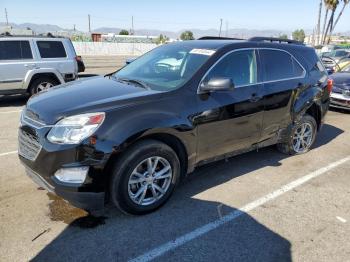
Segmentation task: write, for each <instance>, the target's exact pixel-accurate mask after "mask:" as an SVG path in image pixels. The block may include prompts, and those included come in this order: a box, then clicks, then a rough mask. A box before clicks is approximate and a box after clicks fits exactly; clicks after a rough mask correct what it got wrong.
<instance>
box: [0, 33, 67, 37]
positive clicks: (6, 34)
mask: <svg viewBox="0 0 350 262" xmlns="http://www.w3.org/2000/svg"><path fill="white" fill-rule="evenodd" d="M0 37H33V38H66V37H64V36H54V35H53V34H51V33H48V34H46V35H43V34H41V35H11V34H10V33H9V32H5V33H2V34H0Z"/></svg>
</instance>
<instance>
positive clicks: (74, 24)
mask: <svg viewBox="0 0 350 262" xmlns="http://www.w3.org/2000/svg"><path fill="white" fill-rule="evenodd" d="M73 31H74V32H75V24H74V25H73Z"/></svg>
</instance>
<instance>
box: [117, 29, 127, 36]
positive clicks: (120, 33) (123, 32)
mask: <svg viewBox="0 0 350 262" xmlns="http://www.w3.org/2000/svg"><path fill="white" fill-rule="evenodd" d="M119 35H129V31H128V30H125V29H123V30H121V31H120V32H119Z"/></svg>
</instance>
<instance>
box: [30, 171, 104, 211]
mask: <svg viewBox="0 0 350 262" xmlns="http://www.w3.org/2000/svg"><path fill="white" fill-rule="evenodd" d="M26 174H27V176H28V177H29V178H31V179H32V180H33V181H34V182H35V183H36V184H37V185H38V186H40V187H42V188H45V189H46V190H47V191H48V192H50V193H53V194H55V195H57V196H59V197H62V198H63V199H64V200H66V201H68V202H69V203H71V204H72V205H73V206H75V207H78V208H82V209H85V210H89V211H95V210H101V209H102V208H103V207H104V203H105V193H104V192H99V193H96V192H79V191H77V190H75V191H73V190H67V189H65V188H64V187H60V186H59V185H56V186H54V185H53V184H50V183H49V182H48V181H46V180H45V179H44V178H43V177H42V176H40V175H39V174H37V173H36V172H34V171H33V170H31V169H30V168H29V167H26Z"/></svg>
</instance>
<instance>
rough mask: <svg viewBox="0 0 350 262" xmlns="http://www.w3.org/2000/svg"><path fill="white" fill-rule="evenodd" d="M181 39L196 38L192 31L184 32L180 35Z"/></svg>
mask: <svg viewBox="0 0 350 262" xmlns="http://www.w3.org/2000/svg"><path fill="white" fill-rule="evenodd" d="M180 39H181V40H194V36H193V33H192V32H191V31H185V32H182V33H181V35H180Z"/></svg>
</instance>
